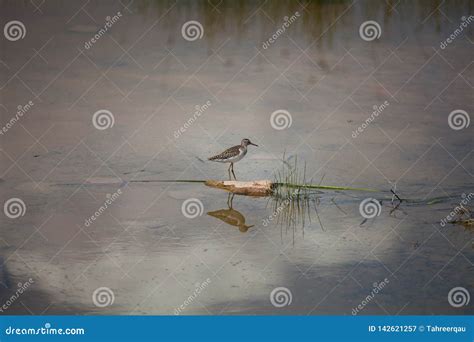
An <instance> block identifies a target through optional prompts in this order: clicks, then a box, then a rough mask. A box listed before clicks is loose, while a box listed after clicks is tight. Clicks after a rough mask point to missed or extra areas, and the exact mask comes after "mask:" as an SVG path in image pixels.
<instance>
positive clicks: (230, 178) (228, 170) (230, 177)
mask: <svg viewBox="0 0 474 342" xmlns="http://www.w3.org/2000/svg"><path fill="white" fill-rule="evenodd" d="M231 167H232V163H230V165H229V168H228V169H227V172H228V173H229V180H232V176H231V175H230V168H231Z"/></svg>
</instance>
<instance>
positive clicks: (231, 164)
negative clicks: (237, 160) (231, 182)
mask: <svg viewBox="0 0 474 342" xmlns="http://www.w3.org/2000/svg"><path fill="white" fill-rule="evenodd" d="M230 166H231V167H232V168H231V169H230V170H231V171H232V174H233V175H234V179H235V180H237V177H235V173H234V163H230Z"/></svg>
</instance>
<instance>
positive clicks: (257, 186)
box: [204, 180, 273, 196]
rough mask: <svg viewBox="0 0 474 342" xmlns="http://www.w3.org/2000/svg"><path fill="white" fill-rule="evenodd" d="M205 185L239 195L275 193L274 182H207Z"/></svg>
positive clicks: (267, 194)
mask: <svg viewBox="0 0 474 342" xmlns="http://www.w3.org/2000/svg"><path fill="white" fill-rule="evenodd" d="M204 184H206V185H207V186H210V187H213V188H218V189H223V190H227V191H229V192H232V193H234V194H238V195H247V196H269V195H271V194H272V192H273V182H272V181H269V180H258V181H250V182H241V181H218V180H207V181H206V182H205V183H204Z"/></svg>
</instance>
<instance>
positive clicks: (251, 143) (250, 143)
mask: <svg viewBox="0 0 474 342" xmlns="http://www.w3.org/2000/svg"><path fill="white" fill-rule="evenodd" d="M249 145H253V146H257V147H258V145H257V144H254V143H253V142H249Z"/></svg>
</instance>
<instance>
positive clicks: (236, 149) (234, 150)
mask: <svg viewBox="0 0 474 342" xmlns="http://www.w3.org/2000/svg"><path fill="white" fill-rule="evenodd" d="M239 153H240V145H237V146H233V147H231V148H228V149H227V150H225V151H224V152H222V153H220V154H218V155H216V156H213V157H211V158H209V160H216V161H217V160H225V159H228V158H231V157H235V156H238V155H239Z"/></svg>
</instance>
